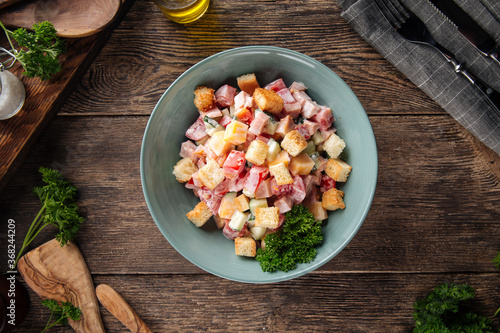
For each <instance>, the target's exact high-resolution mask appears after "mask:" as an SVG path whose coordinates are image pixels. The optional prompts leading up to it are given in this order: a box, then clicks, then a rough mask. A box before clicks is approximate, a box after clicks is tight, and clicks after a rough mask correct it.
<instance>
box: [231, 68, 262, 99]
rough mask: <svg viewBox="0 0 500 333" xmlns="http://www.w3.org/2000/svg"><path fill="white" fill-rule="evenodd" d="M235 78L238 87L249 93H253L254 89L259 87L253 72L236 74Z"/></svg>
mask: <svg viewBox="0 0 500 333" xmlns="http://www.w3.org/2000/svg"><path fill="white" fill-rule="evenodd" d="M236 80H237V82H238V87H240V89H241V90H243V91H244V92H246V93H248V94H250V95H253V93H254V91H255V89H257V88H260V85H259V82H258V81H257V77H256V76H255V74H254V73H251V74H244V75H241V76H238V77H237V78H236Z"/></svg>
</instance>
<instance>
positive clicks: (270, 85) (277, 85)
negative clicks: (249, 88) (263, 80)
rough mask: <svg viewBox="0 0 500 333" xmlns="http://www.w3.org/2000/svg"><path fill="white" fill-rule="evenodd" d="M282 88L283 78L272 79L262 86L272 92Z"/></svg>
mask: <svg viewBox="0 0 500 333" xmlns="http://www.w3.org/2000/svg"><path fill="white" fill-rule="evenodd" d="M283 88H286V85H285V82H283V79H277V80H274V81H273V82H271V83H268V84H267V85H265V86H264V89H268V90H272V91H274V92H277V91H280V90H281V89H283Z"/></svg>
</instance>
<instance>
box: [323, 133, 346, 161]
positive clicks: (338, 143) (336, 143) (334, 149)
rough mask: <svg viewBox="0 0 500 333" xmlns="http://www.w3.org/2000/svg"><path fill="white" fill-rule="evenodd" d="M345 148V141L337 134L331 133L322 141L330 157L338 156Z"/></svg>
mask: <svg viewBox="0 0 500 333" xmlns="http://www.w3.org/2000/svg"><path fill="white" fill-rule="evenodd" d="M344 148H345V142H344V140H342V139H341V138H340V137H339V136H338V135H337V134H335V133H332V134H331V135H330V136H329V137H328V140H326V141H325V142H324V143H323V149H324V150H325V151H326V152H327V153H328V155H329V156H330V157H331V158H338V157H339V155H340V154H341V153H342V151H343V150H344Z"/></svg>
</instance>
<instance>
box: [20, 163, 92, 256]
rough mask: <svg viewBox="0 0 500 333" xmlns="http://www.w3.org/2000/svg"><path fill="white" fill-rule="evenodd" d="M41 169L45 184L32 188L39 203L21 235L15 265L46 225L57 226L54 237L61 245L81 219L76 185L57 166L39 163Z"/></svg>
mask: <svg viewBox="0 0 500 333" xmlns="http://www.w3.org/2000/svg"><path fill="white" fill-rule="evenodd" d="M40 173H41V174H42V180H43V181H44V182H45V183H46V184H47V185H45V186H38V187H35V188H34V189H33V192H34V193H35V194H36V195H37V196H38V198H39V199H40V203H41V204H42V207H41V209H40V211H39V212H38V214H37V216H36V217H35V219H34V220H33V222H32V224H31V226H30V228H29V230H28V233H27V234H26V237H25V238H24V242H23V245H22V247H21V250H20V251H19V253H18V255H17V258H16V262H15V264H16V265H17V262H18V260H19V258H20V257H21V255H22V254H23V252H24V250H25V249H26V248H27V247H28V246H29V244H30V243H31V242H32V241H33V240H34V239H35V237H36V236H37V235H38V233H40V231H41V230H42V229H43V228H45V227H46V226H48V225H53V226H55V227H56V228H57V229H58V231H59V232H58V233H57V235H56V239H57V240H58V241H59V243H60V244H61V246H64V245H65V244H66V243H67V242H69V241H71V240H73V239H74V238H75V236H76V234H77V232H78V230H79V229H80V225H81V223H82V222H83V221H84V218H83V217H82V216H80V213H79V210H78V206H77V204H76V191H77V189H76V187H75V186H73V185H72V184H71V183H70V182H69V181H67V180H66V179H64V177H63V176H62V175H61V173H59V171H57V170H53V169H49V168H44V167H41V168H40Z"/></svg>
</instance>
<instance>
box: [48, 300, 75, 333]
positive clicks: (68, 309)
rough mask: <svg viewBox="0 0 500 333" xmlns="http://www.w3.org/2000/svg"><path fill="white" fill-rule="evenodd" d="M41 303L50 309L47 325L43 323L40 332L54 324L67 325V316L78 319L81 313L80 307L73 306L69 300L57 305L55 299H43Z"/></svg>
mask: <svg viewBox="0 0 500 333" xmlns="http://www.w3.org/2000/svg"><path fill="white" fill-rule="evenodd" d="M42 305H44V306H46V307H48V308H49V310H50V311H51V314H50V317H49V320H48V321H47V325H45V328H44V329H43V331H42V333H43V332H45V331H47V330H48V329H49V328H51V327H54V326H56V325H67V324H68V318H69V319H71V320H80V317H81V315H82V311H81V310H80V308H78V307H76V306H73V304H71V302H62V303H61V305H59V303H57V301H56V300H53V299H44V300H43V301H42Z"/></svg>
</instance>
